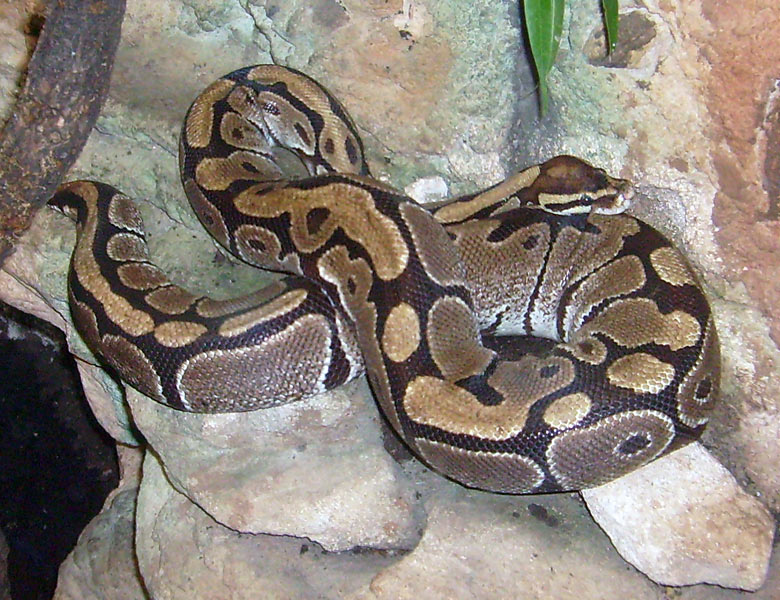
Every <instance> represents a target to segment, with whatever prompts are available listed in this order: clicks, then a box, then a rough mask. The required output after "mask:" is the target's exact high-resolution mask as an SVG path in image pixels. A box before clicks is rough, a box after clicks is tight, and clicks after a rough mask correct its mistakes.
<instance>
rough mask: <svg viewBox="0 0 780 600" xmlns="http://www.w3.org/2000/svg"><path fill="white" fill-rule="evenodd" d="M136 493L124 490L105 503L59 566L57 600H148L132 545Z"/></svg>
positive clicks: (115, 493) (130, 487) (132, 488)
mask: <svg viewBox="0 0 780 600" xmlns="http://www.w3.org/2000/svg"><path fill="white" fill-rule="evenodd" d="M137 492H138V488H136V487H132V486H128V487H121V488H119V489H117V490H115V491H114V492H112V493H111V495H110V496H109V497H108V498H107V499H106V502H105V504H104V505H103V510H102V511H101V512H100V514H98V515H97V516H96V517H95V518H94V519H92V521H91V522H90V524H89V525H87V527H86V528H85V529H84V531H83V532H82V534H81V536H80V537H79V541H78V544H77V545H76V547H75V548H74V549H73V551H72V552H71V553H70V554H69V555H68V557H67V558H66V559H65V561H64V562H63V563H62V565H61V566H60V574H59V578H58V580H57V590H56V591H55V593H54V600H105V599H106V598H110V599H111V600H139V599H141V598H146V595H145V593H144V587H143V584H142V583H141V578H140V573H139V572H138V567H137V564H136V558H135V549H134V543H133V534H134V531H135V502H136V494H137Z"/></svg>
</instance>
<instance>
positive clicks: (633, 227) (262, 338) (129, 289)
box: [50, 65, 719, 493]
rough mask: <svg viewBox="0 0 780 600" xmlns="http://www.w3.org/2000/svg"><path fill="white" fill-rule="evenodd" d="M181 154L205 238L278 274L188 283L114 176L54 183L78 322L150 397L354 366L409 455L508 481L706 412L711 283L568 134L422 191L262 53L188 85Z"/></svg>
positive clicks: (615, 471)
mask: <svg viewBox="0 0 780 600" xmlns="http://www.w3.org/2000/svg"><path fill="white" fill-rule="evenodd" d="M180 169H181V174H182V182H183V186H184V189H185V192H186V194H187V197H188V199H189V200H190V203H191V205H192V207H193V209H194V211H195V212H196V214H197V215H198V217H199V218H200V220H201V222H202V223H203V225H204V226H205V227H206V228H207V229H208V231H209V232H210V233H211V234H212V235H213V236H214V238H215V239H217V240H218V241H219V242H220V243H221V244H223V245H224V246H225V247H226V248H227V249H229V250H230V251H231V252H233V253H234V254H235V255H236V256H238V257H240V258H242V259H243V260H245V261H247V262H250V263H252V264H254V265H257V266H259V267H264V268H270V269H274V270H283V271H286V272H288V273H289V275H288V276H287V277H286V278H285V279H283V280H281V281H279V282H276V283H273V284H271V285H270V286H268V287H266V288H264V289H262V290H260V291H258V292H256V293H254V294H251V295H249V296H245V297H242V298H236V299H233V300H226V301H217V300H213V299H210V298H208V297H202V296H196V295H193V294H191V293H189V292H188V291H186V290H184V289H182V288H180V287H178V286H176V285H174V284H173V283H171V281H170V280H169V279H168V278H167V277H166V275H165V274H164V273H162V272H161V271H160V270H159V269H158V268H157V267H156V266H154V264H152V262H151V261H150V258H149V253H148V250H147V247H146V242H145V239H144V234H143V226H142V222H141V219H140V217H139V215H138V212H137V210H136V208H135V206H134V205H133V203H132V202H131V201H130V200H129V199H128V198H127V197H126V196H124V195H122V194H121V193H120V192H118V191H117V190H116V189H114V188H112V187H110V186H108V185H106V184H102V183H95V182H88V181H77V182H72V183H68V184H66V185H64V186H62V187H61V188H60V189H59V190H58V191H57V193H56V194H55V196H54V197H53V198H52V200H51V201H50V203H51V204H52V205H53V206H54V207H56V208H59V209H61V210H63V211H64V212H66V213H67V214H69V215H71V216H72V217H73V218H75V219H76V220H77V227H78V233H79V235H78V242H77V245H76V249H75V250H74V253H73V259H72V264H71V270H70V274H69V294H70V302H71V308H72V312H73V316H74V321H75V322H76V324H77V327H78V328H79V331H80V332H81V334H82V335H83V336H84V338H85V339H86V341H87V343H88V344H89V345H90V347H91V348H92V349H93V350H94V351H95V352H96V353H97V354H98V355H100V356H101V357H102V358H103V359H104V360H105V361H106V362H107V363H108V364H110V365H111V366H112V367H114V368H115V369H116V371H117V372H118V373H119V374H120V376H121V377H122V378H123V379H124V380H125V381H127V382H128V383H129V384H131V385H133V386H135V387H136V388H138V389H139V390H140V391H142V392H143V393H145V394H147V395H149V396H151V397H152V398H154V399H156V400H158V401H159V402H162V403H164V404H167V405H169V406H172V407H174V408H177V409H181V410H186V411H194V412H229V411H244V410H254V409H258V408H264V407H269V406H274V405H277V404H281V403H284V402H289V401H292V400H295V399H298V398H302V397H306V396H310V395H313V394H318V393H321V392H323V391H325V390H328V389H332V388H334V387H336V386H338V385H341V384H342V383H344V382H346V381H348V380H350V379H352V378H354V377H356V376H357V375H358V374H360V373H362V372H363V370H364V369H365V371H366V373H367V375H368V377H369V380H370V383H371V387H372V389H373V392H374V395H375V396H376V399H377V401H378V403H379V405H380V407H381V408H382V411H383V413H384V414H385V416H386V417H387V419H388V421H389V422H390V423H391V425H392V426H393V428H394V429H395V430H396V432H397V433H398V434H399V435H400V436H401V437H402V438H403V440H404V441H405V442H406V444H407V445H408V446H409V447H410V448H411V449H412V450H413V451H414V452H415V454H417V456H419V457H420V458H421V459H422V460H423V461H425V462H426V463H427V464H428V465H430V466H431V467H432V468H434V469H436V470H437V471H439V472H440V473H442V474H444V475H446V476H448V477H451V478H452V479H455V480H457V481H459V482H461V483H462V484H464V485H467V486H472V487H477V488H480V489H485V490H490V491H496V492H505V493H538V492H552V491H562V490H576V489H582V488H585V487H590V486H595V485H599V484H601V483H604V482H606V481H609V480H611V479H614V478H616V477H619V476H620V475H623V474H625V473H627V472H629V471H631V470H632V469H635V468H637V467H639V466H641V465H643V464H645V463H647V462H649V461H651V460H653V459H654V458H656V457H658V456H660V455H662V454H664V453H666V452H669V451H670V450H672V449H674V448H677V447H679V446H681V445H683V444H686V443H688V442H690V441H691V440H694V439H696V438H698V437H699V436H700V435H701V433H702V431H703V429H704V427H705V425H706V423H707V419H708V415H709V413H710V411H711V409H712V407H713V404H714V401H715V398H716V397H717V393H718V384H719V351H718V341H717V334H716V332H715V328H714V325H713V321H712V315H711V311H710V308H709V305H708V303H707V300H706V298H705V296H704V293H703V292H702V290H701V287H700V286H699V284H698V283H697V280H696V276H695V275H694V273H693V271H692V270H691V268H690V267H689V266H688V264H687V262H686V261H685V259H684V258H683V257H682V255H681V254H680V253H679V251H678V250H677V249H675V248H674V246H672V245H671V244H670V242H669V241H668V240H666V239H665V238H664V237H663V236H662V235H661V234H659V233H658V232H657V231H655V230H654V229H653V228H652V227H650V226H649V225H647V224H645V223H643V222H642V221H639V220H638V219H635V218H632V217H630V216H627V215H625V214H619V213H622V212H623V211H624V210H625V208H627V206H628V205H629V203H630V201H631V197H632V192H631V186H630V185H629V184H628V182H626V181H624V180H620V179H615V178H612V177H609V176H608V175H607V174H606V173H605V172H604V171H603V170H601V169H598V168H595V167H593V166H591V165H589V164H587V163H586V162H584V161H582V160H580V159H577V158H575V157H571V156H558V157H555V158H553V159H550V160H549V161H547V162H545V163H543V164H541V165H537V166H533V167H530V168H528V169H526V170H524V171H522V172H519V173H517V174H515V175H513V176H511V177H509V178H508V179H506V180H505V181H503V182H501V183H499V184H497V185H495V186H493V187H491V188H488V189H487V190H484V191H482V192H479V193H475V194H469V195H467V196H461V197H458V198H455V199H453V200H450V201H448V202H445V203H442V204H440V205H438V206H435V207H432V208H429V210H426V209H424V208H422V207H420V206H419V205H417V204H416V203H415V202H414V201H412V200H411V199H410V198H408V197H406V196H404V195H402V194H400V193H399V192H397V191H395V190H394V189H392V188H390V187H388V186H387V185H385V184H383V183H380V182H378V181H376V180H374V179H372V178H371V177H370V174H369V169H368V166H367V165H366V163H365V160H364V158H363V146H362V142H361V141H360V137H359V135H358V134H357V130H356V128H355V126H354V124H353V123H352V121H351V120H350V118H349V116H348V115H347V112H346V111H345V110H344V108H343V107H342V106H341V104H340V103H339V102H338V101H337V100H336V99H335V98H333V96H331V94H330V93H328V92H327V91H326V90H325V89H324V88H323V87H322V86H320V85H319V84H318V83H317V82H315V81H314V80H312V79H310V78H309V77H307V76H305V75H303V74H302V73H298V72H296V71H293V70H291V69H286V68H283V67H278V66H273V65H259V66H254V67H247V68H244V69H240V70H238V71H234V72H233V73H230V74H228V75H226V76H225V77H223V78H221V79H219V80H217V81H216V82H215V83H213V84H212V85H211V86H209V87H208V88H207V89H206V90H205V91H204V92H203V93H201V95H200V96H198V98H197V99H196V100H195V101H194V103H193V104H192V106H191V107H190V109H189V111H188V113H187V116H186V119H185V123H184V127H183V130H182V135H181V145H180Z"/></svg>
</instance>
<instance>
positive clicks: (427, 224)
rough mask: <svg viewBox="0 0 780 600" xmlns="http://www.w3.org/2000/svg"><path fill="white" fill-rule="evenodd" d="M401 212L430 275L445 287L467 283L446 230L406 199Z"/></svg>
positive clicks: (461, 265)
mask: <svg viewBox="0 0 780 600" xmlns="http://www.w3.org/2000/svg"><path fill="white" fill-rule="evenodd" d="M399 211H400V213H401V216H402V217H403V219H404V222H405V223H406V226H407V227H408V228H409V232H410V233H411V234H412V241H413V242H414V247H415V250H416V251H417V255H418V256H419V258H420V262H422V264H423V267H425V272H426V274H427V275H428V277H430V278H431V279H433V281H435V282H436V283H438V284H439V285H443V286H447V285H463V283H464V281H465V279H466V277H465V274H464V268H463V264H462V262H461V259H460V255H459V254H458V252H457V250H456V249H455V247H454V246H453V243H452V241H451V240H450V238H449V236H448V235H447V232H446V231H445V229H444V228H443V227H442V226H441V225H439V224H438V223H437V222H436V221H435V220H434V219H432V218H431V216H430V214H428V213H427V212H426V211H425V210H423V209H422V208H420V206H419V205H417V204H413V203H411V202H403V203H401V205H400V206H399Z"/></svg>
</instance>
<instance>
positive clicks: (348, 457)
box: [129, 379, 421, 551]
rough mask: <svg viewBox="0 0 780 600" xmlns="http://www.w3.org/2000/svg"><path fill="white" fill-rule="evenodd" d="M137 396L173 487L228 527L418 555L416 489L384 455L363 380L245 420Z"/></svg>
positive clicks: (138, 410) (143, 425)
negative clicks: (186, 410)
mask: <svg viewBox="0 0 780 600" xmlns="http://www.w3.org/2000/svg"><path fill="white" fill-rule="evenodd" d="M129 398H130V405H131V408H132V412H133V416H134V419H135V423H136V425H137V426H138V429H139V430H140V431H141V433H143V435H144V438H145V439H146V440H147V441H148V442H149V444H150V445H151V446H152V447H153V448H154V450H155V453H156V454H157V456H159V458H160V460H161V462H162V463H163V465H164V466H165V472H166V475H167V476H168V478H169V479H170V482H171V483H172V484H173V485H174V486H175V487H176V489H178V490H179V491H181V492H182V493H184V494H186V495H187V496H188V497H189V498H190V499H191V500H192V501H193V502H195V503H196V504H197V505H198V506H200V507H201V508H202V509H203V510H205V511H206V512H207V513H208V514H209V515H211V516H212V517H213V518H214V519H215V520H216V521H218V522H219V523H221V524H222V525H225V526H227V527H230V528H231V529H234V530H237V531H242V532H248V533H271V534H275V535H293V536H298V537H306V538H309V539H311V540H314V541H316V542H318V543H319V544H321V545H322V546H323V547H324V548H325V549H327V550H330V551H339V550H348V549H351V548H354V547H358V546H360V547H371V548H382V549H385V550H386V549H389V548H395V549H398V548H411V547H413V546H414V544H415V543H416V541H417V539H418V537H419V534H418V530H419V529H420V527H421V523H420V515H419V514H418V511H417V510H416V509H415V505H416V504H417V503H416V501H415V499H414V490H413V488H412V486H411V483H410V481H409V480H408V479H407V478H406V477H405V476H404V474H403V473H402V472H401V470H400V469H399V468H398V466H397V465H396V463H395V462H394V461H393V460H392V458H390V456H389V455H388V454H387V453H386V452H385V451H384V449H383V447H382V436H381V430H380V427H379V415H378V413H377V408H376V405H375V403H374V401H373V400H372V399H371V394H370V392H369V391H368V387H367V385H366V383H365V380H363V379H361V380H360V381H358V382H353V383H352V384H348V385H346V386H343V387H342V388H339V389H338V390H334V391H333V392H330V393H326V394H321V395H319V396H316V397H314V398H310V399H308V400H304V401H300V402H294V403H291V404H287V405H285V406H280V407H277V408H272V409H265V410H259V411H255V412H251V413H240V414H220V415H198V414H188V413H184V412H181V411H177V410H173V409H170V408H167V407H165V406H162V405H160V404H158V403H156V402H153V401H151V400H149V399H147V398H145V397H143V396H141V395H140V394H138V393H136V392H134V391H133V392H131V393H130V394H129ZM145 510H146V507H145V505H144V503H143V502H140V503H139V511H140V512H144V511H145Z"/></svg>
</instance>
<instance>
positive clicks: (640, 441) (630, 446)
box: [617, 434, 650, 456]
mask: <svg viewBox="0 0 780 600" xmlns="http://www.w3.org/2000/svg"><path fill="white" fill-rule="evenodd" d="M649 445H650V440H649V439H648V438H647V436H645V435H641V434H635V435H632V436H631V437H629V438H628V439H626V440H623V441H622V442H621V443H620V445H619V446H618V447H617V451H618V452H620V453H621V454H626V455H628V456H633V455H634V454H636V453H637V452H641V451H642V450H644V449H645V448H647V447H648V446H649Z"/></svg>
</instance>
